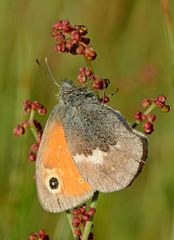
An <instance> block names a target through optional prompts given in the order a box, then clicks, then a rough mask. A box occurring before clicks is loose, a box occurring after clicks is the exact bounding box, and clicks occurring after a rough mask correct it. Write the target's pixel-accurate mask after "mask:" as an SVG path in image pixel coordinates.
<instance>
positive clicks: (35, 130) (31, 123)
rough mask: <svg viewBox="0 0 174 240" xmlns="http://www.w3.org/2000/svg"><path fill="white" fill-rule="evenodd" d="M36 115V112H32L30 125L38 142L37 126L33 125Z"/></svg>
mask: <svg viewBox="0 0 174 240" xmlns="http://www.w3.org/2000/svg"><path fill="white" fill-rule="evenodd" d="M34 114H35V111H34V110H31V113H30V117H29V123H30V129H31V131H32V133H33V135H34V138H35V140H37V129H36V128H35V126H34V124H33V120H34Z"/></svg>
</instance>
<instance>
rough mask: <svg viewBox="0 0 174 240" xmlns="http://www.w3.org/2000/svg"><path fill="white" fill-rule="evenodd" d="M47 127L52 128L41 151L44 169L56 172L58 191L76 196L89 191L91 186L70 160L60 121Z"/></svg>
mask: <svg viewBox="0 0 174 240" xmlns="http://www.w3.org/2000/svg"><path fill="white" fill-rule="evenodd" d="M50 125H51V124H50ZM49 127H50V128H51V129H52V130H51V134H49V137H48V138H47V139H46V142H45V148H44V150H43V152H42V161H43V167H44V169H47V170H48V171H50V170H53V171H54V172H56V175H57V176H58V177H59V181H60V182H59V184H60V192H61V193H63V194H65V195H73V196H77V195H81V194H84V192H91V191H92V188H91V186H90V185H89V184H88V183H87V182H86V181H85V180H84V179H83V178H82V177H81V175H80V174H79V172H78V170H77V167H76V165H75V164H74V161H73V160H72V157H71V153H70V151H69V149H68V146H67V143H66V139H65V135H64V130H63V126H62V125H61V124H60V123H58V124H57V123H54V126H49ZM52 127H53V128H52ZM47 131H49V128H48V129H47Z"/></svg>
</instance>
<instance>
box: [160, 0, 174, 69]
mask: <svg viewBox="0 0 174 240" xmlns="http://www.w3.org/2000/svg"><path fill="white" fill-rule="evenodd" d="M160 3H161V8H162V12H163V17H164V24H165V27H166V32H167V38H168V42H169V46H170V50H171V60H172V64H173V65H174V22H173V20H172V17H171V15H170V11H169V2H168V0H160Z"/></svg>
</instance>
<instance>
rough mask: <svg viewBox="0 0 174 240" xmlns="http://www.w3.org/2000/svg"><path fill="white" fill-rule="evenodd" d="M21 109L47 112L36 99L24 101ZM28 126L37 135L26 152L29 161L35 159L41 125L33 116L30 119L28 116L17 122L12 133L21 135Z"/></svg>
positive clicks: (42, 113)
mask: <svg viewBox="0 0 174 240" xmlns="http://www.w3.org/2000/svg"><path fill="white" fill-rule="evenodd" d="M23 110H24V113H26V114H31V113H34V112H38V113H39V114H40V115H45V114H46V112H47V110H46V108H45V107H44V106H43V105H42V104H40V103H39V102H38V101H30V100H25V101H24V103H23ZM28 128H30V129H31V128H34V129H35V132H36V135H37V137H36V142H35V143H34V144H32V146H31V148H30V150H29V153H28V159H29V160H30V161H35V160H36V155H37V151H38V149H39V144H40V141H41V137H42V132H43V130H42V125H41V124H40V122H38V121H37V120H36V119H33V118H32V119H31V118H30V117H29V118H28V120H24V121H22V122H20V123H19V124H17V126H16V127H15V128H14V129H13V134H14V135H15V136H21V135H23V134H24V133H25V132H26V130H27V129H28Z"/></svg>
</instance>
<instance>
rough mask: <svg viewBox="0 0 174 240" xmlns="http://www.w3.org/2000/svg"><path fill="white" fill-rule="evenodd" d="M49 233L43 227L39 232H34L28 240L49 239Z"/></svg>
mask: <svg viewBox="0 0 174 240" xmlns="http://www.w3.org/2000/svg"><path fill="white" fill-rule="evenodd" d="M49 239H50V238H49V236H48V234H46V233H45V231H44V230H43V229H41V230H40V231H39V232H38V233H36V232H33V233H30V235H29V236H28V240H49Z"/></svg>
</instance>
